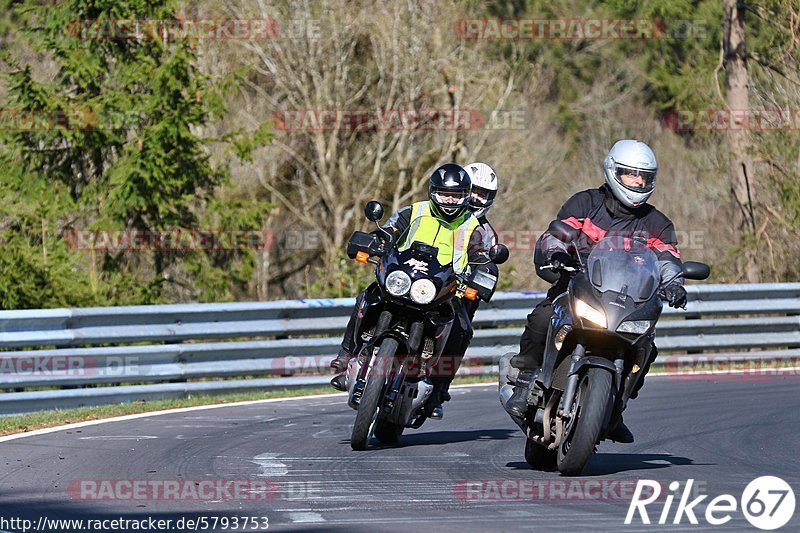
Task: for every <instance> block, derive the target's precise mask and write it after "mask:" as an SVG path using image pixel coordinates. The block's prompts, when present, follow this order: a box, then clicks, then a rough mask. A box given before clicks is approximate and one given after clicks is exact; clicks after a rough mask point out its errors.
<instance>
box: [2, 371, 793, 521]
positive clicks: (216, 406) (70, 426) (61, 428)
mask: <svg viewBox="0 0 800 533" xmlns="http://www.w3.org/2000/svg"><path fill="white" fill-rule="evenodd" d="M798 369H800V367H797V368H785V369H775V370H776V372H777V373H779V374H780V373H782V371H783V370H786V371H797V370H798ZM744 372H745V371H742V372H736V371H726V372H718V373H720V374H738V373H744ZM686 375H687V374H686V373H685V372H661V373H649V374H647V377H648V379H649V378H651V377H653V378H656V377H667V376H683V377H685V376H686ZM693 375H696V376H697V375H701V374H699V373H698V374H693ZM711 375H713V373H712V374H711ZM768 375H771V374H768ZM479 387H484V388H486V387H493V388H496V387H497V384H496V383H470V384H468V385H455V386H453V387H451V388H452V389H472V388H479ZM345 396H346V393H344V392H334V393H328V394H320V395H316V396H293V397H291V398H269V399H266V400H248V401H244V402H231V403H218V404H211V405H196V406H194V407H179V408H176V409H164V410H162V411H149V412H147V413H136V414H134V415H123V416H115V417H112V418H104V419H100V420H86V421H84V422H75V423H73V424H64V425H63V426H55V427H51V428H43V429H36V430H33V431H26V432H24V433H13V434H11V435H5V436H1V437H0V442H8V441H12V440H17V439H23V438H25V437H35V436H38V435H47V434H49V433H57V432H59V431H65V430H70V429H79V428H84V427H89V426H99V425H100V424H108V423H111V422H125V421H127V420H137V419H139V418H149V417H154V416H161V415H171V414H176V413H189V412H193V411H204V410H212V409H221V408H225V407H241V406H246V405H260V404H265V403H278V402H288V401H294V400H319V399H321V398H345ZM272 420H277V418H274V419H270V420H266V421H265V422H271V421H272ZM0 533H2V532H0Z"/></svg>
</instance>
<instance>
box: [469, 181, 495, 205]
mask: <svg viewBox="0 0 800 533" xmlns="http://www.w3.org/2000/svg"><path fill="white" fill-rule="evenodd" d="M495 194H497V191H490V190H489V189H484V188H483V187H478V186H476V185H473V186H472V195H471V196H470V199H469V204H470V205H471V206H473V207H476V208H479V207H489V206H490V205H492V202H493V201H494V196H495Z"/></svg>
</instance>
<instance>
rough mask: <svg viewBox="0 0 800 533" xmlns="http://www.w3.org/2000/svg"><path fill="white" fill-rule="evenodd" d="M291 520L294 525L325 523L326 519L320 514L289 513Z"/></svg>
mask: <svg viewBox="0 0 800 533" xmlns="http://www.w3.org/2000/svg"><path fill="white" fill-rule="evenodd" d="M289 520H291V521H292V522H294V523H296V524H297V523H309V522H311V523H318V522H324V521H325V519H324V518H322V515H321V514H319V513H289Z"/></svg>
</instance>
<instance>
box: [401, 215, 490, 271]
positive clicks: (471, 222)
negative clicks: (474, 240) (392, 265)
mask: <svg viewBox="0 0 800 533" xmlns="http://www.w3.org/2000/svg"><path fill="white" fill-rule="evenodd" d="M478 226H479V224H478V219H477V218H475V217H474V216H472V215H471V214H470V212H469V211H465V212H464V213H462V214H461V215H459V216H458V218H456V219H454V220H453V221H451V222H450V221H446V220H442V219H441V218H438V217H436V216H435V215H434V214H433V212H432V210H431V202H430V201H427V202H417V203H415V204H413V205H412V206H411V225H410V227H409V230H408V234H407V235H406V238H405V239H404V240H403V242H402V243H400V246H398V248H399V249H400V251H403V250H406V249H408V248H409V247H410V246H411V244H412V243H413V242H414V241H421V242H424V243H425V244H430V245H431V246H436V247H437V248H438V249H439V254H438V256H437V260H438V261H439V263H441V264H443V265H445V264H447V263H450V262H452V263H453V270H455V271H456V272H458V273H461V272H464V271H465V270H466V269H467V266H468V262H469V259H468V255H469V240H470V237H471V236H472V233H473V232H474V231H475V229H476V228H477V227H478Z"/></svg>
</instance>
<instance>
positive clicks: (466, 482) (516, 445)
mask: <svg viewBox="0 0 800 533" xmlns="http://www.w3.org/2000/svg"><path fill="white" fill-rule="evenodd" d="M799 388H800V377H799V376H796V375H784V376H772V377H768V378H764V379H756V378H753V377H750V378H746V377H738V378H736V377H725V378H723V379H693V380H686V379H685V378H684V379H679V378H675V377H654V378H650V379H649V380H648V383H647V385H646V387H645V388H644V389H643V391H642V394H641V395H640V398H639V399H638V400H636V401H633V402H631V404H630V406H629V409H628V411H627V412H626V422H627V423H628V425H629V427H631V429H632V430H633V432H634V433H635V435H636V442H635V443H634V444H629V445H623V444H614V443H610V442H604V443H602V444H601V445H600V447H599V450H598V453H597V454H596V455H595V457H594V458H593V459H592V462H591V464H590V466H589V469H588V472H587V475H586V476H582V477H579V478H565V477H561V476H559V475H558V474H557V473H552V472H550V473H548V472H536V471H533V470H531V469H530V468H529V467H528V465H527V463H525V460H524V458H523V448H524V437H523V435H522V433H521V432H520V431H519V430H518V429H517V427H516V426H515V425H514V424H513V423H512V422H511V420H510V419H509V418H508V417H507V416H506V414H505V413H504V412H503V411H502V409H501V407H500V405H499V402H498V400H497V394H496V386H488V385H487V386H480V387H470V388H459V389H454V390H453V391H452V392H453V401H451V402H450V403H449V404H446V409H445V418H444V420H442V421H428V422H426V423H425V425H424V426H423V427H422V428H420V429H419V430H407V433H406V434H405V435H404V436H403V437H402V440H401V443H400V444H399V445H397V446H378V445H376V443H373V446H372V447H371V448H370V449H369V450H367V451H365V452H354V451H352V450H351V449H350V446H349V432H350V425H351V424H352V422H353V418H354V414H355V412H354V411H352V410H351V409H349V408H348V407H347V406H346V405H345V401H344V396H343V395H340V396H337V397H328V398H315V399H299V400H289V401H281V402H273V403H263V404H256V405H247V406H239V407H224V408H218V409H205V410H197V411H191V412H185V413H175V414H167V415H161V416H149V417H146V418H139V419H136V420H128V421H122V422H114V423H108V424H101V425H97V426H90V427H84V428H82V429H73V430H64V431H59V432H55V433H51V434H46V435H39V436H31V437H25V438H21V439H18V440H13V441H9V442H3V443H0V466H2V475H0V517H2V519H5V520H6V521H5V522H3V521H2V520H0V530H5V531H22V527H21V526H20V524H21V523H20V522H17V523H16V524H14V523H11V522H9V520H10V519H13V518H17V519H26V520H31V521H32V524H31V525H30V527H31V530H32V528H33V527H34V526H39V527H40V529H39V530H40V531H41V530H42V529H41V528H43V527H44V526H48V527H45V529H47V530H49V531H68V530H76V528H75V527H74V525H73V527H72V528H70V527H61V528H60V529H59V528H57V527H56V526H55V525H54V524H53V523H47V522H43V523H42V524H40V523H39V520H40V519H44V518H47V519H83V520H89V519H91V520H112V519H115V518H125V519H137V520H138V519H147V518H152V519H153V520H159V519H160V520H167V519H169V520H172V521H173V524H175V523H176V521H177V520H180V519H183V520H184V523H183V528H182V529H191V528H189V527H186V523H185V520H187V519H200V520H202V519H201V517H205V523H204V522H202V521H198V522H197V523H196V524H195V526H197V529H198V530H203V526H204V524H205V527H206V529H205V530H206V531H234V530H238V531H242V530H248V531H250V530H255V528H254V526H256V525H257V526H258V528H259V529H261V530H263V529H264V527H263V526H264V525H265V520H264V519H261V518H259V521H258V522H256V523H254V522H253V521H252V519H253V518H255V517H267V519H268V522H269V530H279V531H281V530H285V531H330V530H341V531H409V530H410V529H411V528H420V527H429V528H433V530H434V531H458V532H460V533H463V532H466V531H520V530H522V531H534V530H535V531H547V530H557V531H566V530H569V531H581V530H586V529H591V530H593V531H619V530H628V531H638V530H645V531H670V530H672V531H674V530H685V529H689V528H690V529H691V530H695V531H703V530H718V531H727V530H739V531H741V530H751V531H757V529H755V528H754V527H753V526H751V525H750V523H749V522H748V521H746V519H745V517H744V516H743V514H742V512H741V511H740V510H739V509H738V508H737V510H736V511H735V512H732V513H730V514H731V516H732V519H731V521H730V522H728V523H726V524H724V525H722V526H711V525H709V524H708V523H707V522H706V520H705V517H704V511H703V509H704V507H705V505H706V504H707V503H708V501H710V500H711V499H712V498H713V497H715V496H718V495H721V494H732V495H733V496H734V497H735V498H736V499H737V500H739V498H740V496H741V495H742V491H743V490H744V488H745V486H746V485H747V484H748V483H749V482H750V481H751V480H753V479H754V478H757V477H759V476H765V475H774V476H779V477H781V478H782V479H783V480H785V481H787V482H788V483H789V484H790V485H791V486H792V487H793V489H794V492H795V493H796V494H797V495H798V496H800V461H798V456H800V453H799V452H800V394H799V393H798V389H799ZM642 479H650V480H655V481H658V482H660V486H661V487H663V491H664V493H665V494H662V498H661V499H660V500H659V501H657V502H655V503H653V504H650V506H648V507H647V510H648V513H649V517H650V519H651V520H652V521H653V522H657V521H658V519H659V516H660V515H661V511H662V509H663V507H664V504H665V499H664V496H666V493H670V494H674V493H677V494H676V495H675V497H674V502H673V503H672V505H671V507H670V510H669V512H668V513H667V515H666V521H667V522H668V524H669V525H657V524H653V525H650V526H645V525H643V524H642V521H641V516H640V515H639V514H637V515H635V516H634V518H633V521H632V524H631V525H624V520H625V517H626V513H627V511H628V507H629V504H630V502H631V499H632V496H633V491H634V488H635V486H636V484H637V481H638V480H642ZM689 479H692V480H694V482H693V490H692V491H691V492H692V496H691V497H692V498H694V497H696V496H697V495H702V494H707V495H708V497H707V498H706V499H705V500H704V501H702V502H701V503H700V504H698V505H697V506H695V508H694V510H695V515H696V516H697V518H698V520H699V524H698V525H691V524H689V521H688V518H687V517H686V516H682V522H681V524H680V525H672V521H673V519H674V517H675V514H676V513H675V509H676V507H677V506H678V502H679V500H680V498H681V492H682V490H683V487H684V486H685V484H686V482H687V480H689ZM126 481H127V483H126ZM673 481H679V482H680V487H679V488H678V490H676V491H673V492H670V491H669V489H668V486H669V484H670V483H671V482H673ZM234 482H239V485H238V486H239V490H238V492H237V490H235V489H231V487H234V485H232V483H234ZM148 483H149V485H147V484H148ZM137 484H138V485H137ZM144 485H147V487H149V488H145V489H143V488H142V487H143V486H144ZM136 487H138V488H136ZM209 487H214V488H209ZM220 487H222V488H220ZM225 487H228V488H227V489H226V488H225ZM136 491H138V492H136ZM209 491H211V492H209ZM210 495H211V496H210ZM234 517H238V520H239V523H238V526H239V528H238V529H233V527H232V526H233V523H234ZM245 517H250V518H248V522H246V523H245V522H244V519H245ZM225 519H226V520H227V522H224V520H225ZM215 521H216V527H211V526H212V525H214V522H215ZM97 524H98V523H95V525H97ZM106 524H111V523H110V522H107V523H106ZM84 525H86V524H84ZM226 525H227V526H228V527H227V529H226V528H224V526H226ZM243 526H244V527H243ZM95 530H97V529H95ZM104 530H111V527H110V525H109V528H108V529H104ZM117 530H134V529H133V527H131V526H130V523H129V527H127V528H124V527H123V528H119V529H117ZM150 530H151V531H154V530H156V529H150ZM172 530H173V531H176V530H178V529H174V526H173V529H172ZM782 530H786V531H790V530H793V531H798V530H800V510H798V511H797V512H796V513H795V516H794V518H792V520H791V521H790V522H789V523H788V524H787V525H786V526H784V528H783V529H782Z"/></svg>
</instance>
